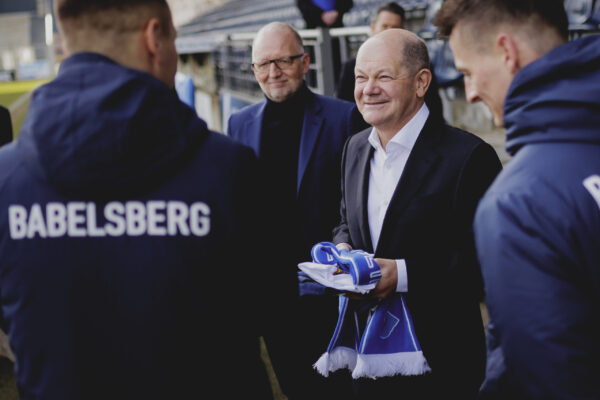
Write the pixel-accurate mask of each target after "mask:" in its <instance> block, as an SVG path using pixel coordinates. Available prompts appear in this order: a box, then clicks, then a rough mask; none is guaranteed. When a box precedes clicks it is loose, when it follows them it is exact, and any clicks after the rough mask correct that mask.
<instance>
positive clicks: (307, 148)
mask: <svg viewBox="0 0 600 400" xmlns="http://www.w3.org/2000/svg"><path fill="white" fill-rule="evenodd" d="M309 95H310V96H311V97H312V98H311V99H310V101H308V103H307V106H306V109H305V110H304V120H303V122H302V135H301V136H300V152H299V154H298V176H297V180H296V182H297V184H296V194H298V193H299V192H300V184H301V183H302V178H303V177H304V173H305V172H306V168H307V167H308V163H309V161H310V157H311V156H312V153H313V151H314V149H315V144H316V143H317V139H318V138H319V135H320V134H321V130H322V128H323V123H324V122H325V120H324V118H323V115H322V111H323V107H322V106H321V103H320V102H319V101H318V98H317V96H315V95H314V94H313V93H310V94H309Z"/></svg>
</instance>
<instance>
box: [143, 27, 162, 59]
mask: <svg viewBox="0 0 600 400" xmlns="http://www.w3.org/2000/svg"><path fill="white" fill-rule="evenodd" d="M161 34H164V32H161V28H160V23H159V22H158V19H156V18H150V19H149V20H148V21H147V22H146V24H145V25H144V28H143V31H142V41H143V45H144V48H145V49H146V51H147V52H148V54H149V56H150V58H151V59H152V60H155V59H156V58H157V57H158V54H159V46H160V43H161V41H160V40H159V36H160V35H161Z"/></svg>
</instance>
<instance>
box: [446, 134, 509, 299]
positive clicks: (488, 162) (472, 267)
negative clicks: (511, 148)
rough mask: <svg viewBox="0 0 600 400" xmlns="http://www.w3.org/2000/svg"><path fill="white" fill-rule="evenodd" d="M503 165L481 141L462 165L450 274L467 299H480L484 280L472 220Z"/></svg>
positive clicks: (489, 147)
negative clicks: (453, 266) (472, 297)
mask: <svg viewBox="0 0 600 400" xmlns="http://www.w3.org/2000/svg"><path fill="white" fill-rule="evenodd" d="M501 169H502V164H501V162H500V159H499V158H498V155H497V154H496V151H495V150H494V149H493V147H492V146H490V145H489V144H488V143H486V142H483V141H482V142H481V143H480V144H479V145H478V146H477V147H475V149H474V150H473V152H472V153H471V156H470V157H469V160H468V161H467V163H466V164H465V165H464V167H463V169H462V171H461V174H460V180H459V184H458V186H457V192H456V193H457V194H456V200H455V210H454V211H455V213H454V214H455V216H456V221H455V224H456V225H457V231H458V232H459V234H458V238H459V239H458V243H457V245H458V251H457V252H456V257H457V260H456V262H455V263H454V264H455V265H457V266H460V268H457V269H456V271H454V273H453V282H454V283H452V284H453V285H455V287H456V288H462V290H466V291H467V293H464V294H465V295H468V296H475V297H477V299H478V300H479V301H482V300H483V297H484V295H483V279H482V277H481V270H480V267H479V263H478V260H477V253H476V250H475V239H474V237H473V218H474V216H475V210H476V208H477V205H478V203H479V201H480V199H481V198H482V197H483V195H484V193H485V192H486V190H487V189H488V188H489V186H490V185H491V184H492V182H493V181H494V179H495V178H496V176H497V175H498V173H499V172H500V170H501Z"/></svg>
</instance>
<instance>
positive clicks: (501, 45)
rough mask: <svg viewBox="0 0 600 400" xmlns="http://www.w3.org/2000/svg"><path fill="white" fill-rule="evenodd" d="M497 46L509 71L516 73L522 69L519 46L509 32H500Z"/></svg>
mask: <svg viewBox="0 0 600 400" xmlns="http://www.w3.org/2000/svg"><path fill="white" fill-rule="evenodd" d="M495 44H496V47H497V49H498V51H499V52H500V56H501V57H502V62H503V64H504V66H505V67H506V68H507V69H508V71H509V72H510V73H511V74H512V75H514V74H516V73H517V71H518V70H519V69H520V67H521V66H520V60H519V56H520V54H519V48H518V46H517V44H516V42H515V40H514V38H513V36H511V35H509V34H507V33H500V34H499V35H498V36H497V37H496V43H495Z"/></svg>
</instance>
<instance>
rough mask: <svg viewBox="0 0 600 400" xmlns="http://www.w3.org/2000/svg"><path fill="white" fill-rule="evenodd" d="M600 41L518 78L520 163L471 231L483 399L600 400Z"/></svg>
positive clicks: (511, 131) (513, 108)
mask: <svg viewBox="0 0 600 400" xmlns="http://www.w3.org/2000/svg"><path fill="white" fill-rule="evenodd" d="M599 66H600V37H599V36H598V35H593V36H589V37H585V38H582V39H578V40H575V41H572V42H568V43H566V44H563V45H561V46H559V47H557V48H556V49H554V50H552V51H551V52H549V53H548V54H546V55H545V56H544V57H542V58H540V59H538V60H537V61H535V62H532V63H531V64H528V65H527V66H526V67H524V68H523V69H522V70H521V71H519V73H518V74H517V75H516V76H515V79H514V81H513V82H512V84H511V87H510V89H509V91H508V95H507V98H506V101H505V103H504V125H505V128H506V134H507V140H506V148H507V150H508V152H509V153H510V154H511V155H513V158H512V159H511V161H510V163H508V165H507V166H506V168H505V169H504V170H503V171H502V172H501V173H500V175H499V176H498V178H497V179H496V181H495V182H494V184H493V185H492V186H491V187H490V189H489V190H488V192H487V194H486V195H485V197H484V198H483V199H482V201H481V203H480V205H479V208H478V211H477V214H476V219H475V233H476V242H477V249H478V253H479V259H480V262H481V265H482V271H483V278H484V281H485V288H486V294H487V298H486V300H487V305H488V308H489V311H490V318H491V320H492V322H493V324H492V326H491V329H490V335H488V371H487V376H486V381H485V382H484V385H483V390H482V395H483V396H485V397H484V398H485V399H542V398H543V399H548V398H556V399H592V398H593V399H597V398H600V381H599V380H598V376H600V365H599V364H598V359H599V358H600V341H598V338H599V337H600V327H599V326H598V324H597V322H598V317H599V316H600V96H599V93H600V68H599Z"/></svg>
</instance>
